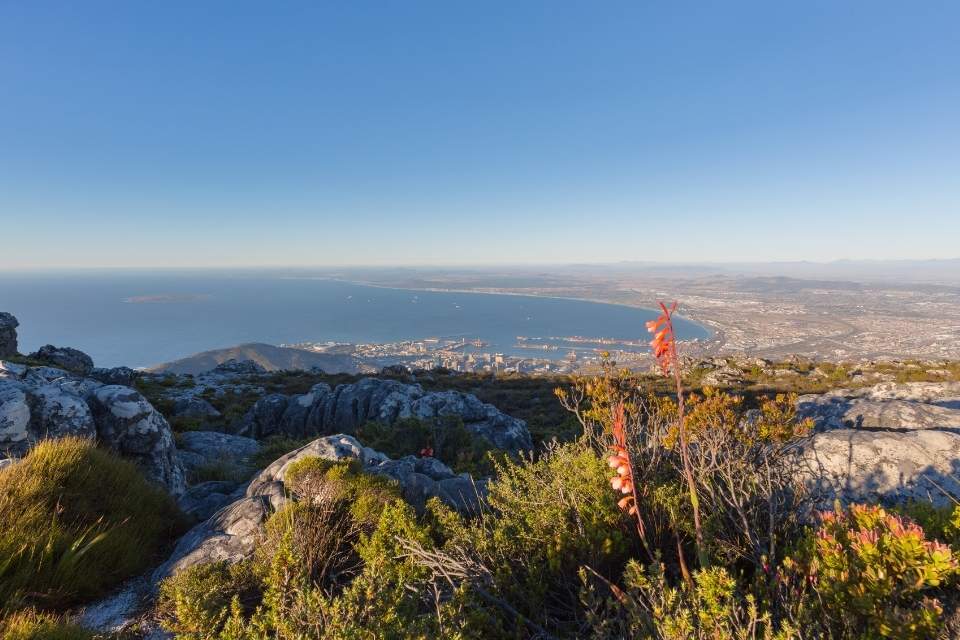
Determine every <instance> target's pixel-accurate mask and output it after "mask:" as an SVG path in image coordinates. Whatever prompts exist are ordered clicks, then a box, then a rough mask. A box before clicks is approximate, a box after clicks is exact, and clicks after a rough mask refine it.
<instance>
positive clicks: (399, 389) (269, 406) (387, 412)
mask: <svg viewBox="0 0 960 640" xmlns="http://www.w3.org/2000/svg"><path fill="white" fill-rule="evenodd" d="M445 417H455V418H459V419H460V420H462V421H463V424H464V426H466V428H467V429H469V430H470V431H471V432H472V433H474V434H475V435H478V436H480V437H482V438H484V439H486V440H487V441H488V442H490V444H492V445H493V446H495V447H497V448H500V449H504V450H507V451H525V450H529V449H531V448H532V441H531V438H530V432H529V430H528V429H527V425H526V423H525V422H524V421H523V420H519V419H517V418H513V417H511V416H508V415H507V414H505V413H503V412H501V411H500V410H498V409H497V408H496V407H494V406H493V405H490V404H487V403H485V402H481V401H480V400H479V399H478V398H477V397H476V396H473V395H470V394H467V393H461V392H459V391H440V392H434V393H424V391H423V389H422V388H421V387H420V386H419V385H413V384H404V383H402V382H398V381H396V380H382V379H378V378H364V379H363V380H359V381H358V382H355V383H352V384H342V385H339V386H337V388H336V389H333V390H331V389H330V387H329V385H326V384H318V385H315V386H314V387H313V388H312V389H311V390H310V392H309V393H306V394H302V395H296V396H290V397H288V396H283V395H280V394H272V395H269V396H266V397H264V398H261V399H260V400H259V401H257V403H256V404H255V405H254V406H253V407H252V408H251V409H250V411H248V412H247V414H246V415H245V416H244V418H243V419H242V420H241V421H240V422H239V424H238V425H237V426H236V427H235V431H236V433H238V434H241V435H245V436H249V437H253V438H262V437H265V436H269V435H274V434H284V435H288V436H291V437H297V438H301V437H307V436H312V435H320V434H324V433H332V432H333V433H348V434H349V433H356V432H357V429H358V428H360V427H361V426H362V425H364V424H366V423H367V422H379V423H381V424H384V425H387V426H390V425H393V424H394V423H396V422H397V421H398V420H401V419H404V418H416V419H419V420H424V421H433V420H436V419H438V418H445Z"/></svg>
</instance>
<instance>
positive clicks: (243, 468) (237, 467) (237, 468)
mask: <svg viewBox="0 0 960 640" xmlns="http://www.w3.org/2000/svg"><path fill="white" fill-rule="evenodd" d="M259 451H260V443H259V442H257V441H256V440H253V439H252V438H244V437H243V436H235V435H231V434H229V433H220V432H218V431H186V432H184V433H181V434H179V436H178V438H177V458H178V459H179V460H180V464H181V465H182V466H183V469H184V471H185V472H186V474H187V477H188V479H190V478H191V477H193V478H196V477H197V476H198V475H201V473H202V471H203V470H204V469H208V468H210V467H214V466H215V467H217V469H218V470H219V472H220V475H221V476H222V477H226V478H231V479H233V480H234V487H235V486H236V485H237V483H238V482H240V481H242V480H247V479H249V478H250V476H251V475H252V474H253V471H254V469H253V466H252V464H251V458H252V457H253V456H254V455H256V454H257V452H259ZM227 493H229V491H228V492H227Z"/></svg>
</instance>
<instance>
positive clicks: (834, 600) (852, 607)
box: [796, 505, 958, 639]
mask: <svg viewBox="0 0 960 640" xmlns="http://www.w3.org/2000/svg"><path fill="white" fill-rule="evenodd" d="M796 568H799V570H800V571H801V573H802V574H803V575H805V576H806V577H807V578H808V580H809V581H810V582H811V583H812V584H813V586H814V589H815V591H816V593H817V594H818V596H819V598H818V601H820V602H822V605H823V608H824V613H825V619H827V620H829V621H830V623H829V624H830V626H832V627H833V628H834V630H835V633H836V634H837V635H839V636H841V637H845V638H861V637H862V638H875V637H881V638H902V639H909V638H930V637H933V636H934V635H935V634H936V631H937V630H938V629H939V627H940V623H941V614H942V607H941V605H940V603H939V602H938V600H937V599H936V598H935V597H933V596H934V595H935V589H936V588H937V587H940V586H942V585H943V584H944V583H945V582H946V581H947V580H949V579H951V578H952V577H954V576H956V574H957V570H958V565H957V561H956V560H955V559H954V558H953V555H952V552H951V550H950V547H948V546H946V545H944V544H941V543H939V542H933V541H930V540H927V538H926V536H925V534H924V531H923V529H922V528H921V527H920V526H918V525H917V524H915V523H913V522H911V521H910V520H907V519H905V518H902V517H900V516H896V515H893V514H890V513H887V511H885V510H884V509H883V508H881V507H876V506H865V505H852V506H851V507H850V508H849V510H847V511H843V510H841V509H839V508H837V509H836V510H835V511H833V512H827V513H824V514H823V515H822V523H821V525H820V527H819V528H818V529H817V530H816V531H815V532H813V533H812V534H811V536H810V538H809V539H808V540H807V542H806V549H805V553H804V554H803V555H802V556H801V561H800V564H799V565H796Z"/></svg>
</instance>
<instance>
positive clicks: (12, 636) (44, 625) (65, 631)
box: [0, 610, 94, 640]
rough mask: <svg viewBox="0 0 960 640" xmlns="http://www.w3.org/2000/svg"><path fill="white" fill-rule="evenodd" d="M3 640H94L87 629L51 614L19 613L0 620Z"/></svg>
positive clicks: (26, 611)
mask: <svg viewBox="0 0 960 640" xmlns="http://www.w3.org/2000/svg"><path fill="white" fill-rule="evenodd" d="M0 637H2V638H3V640H93V638H94V635H93V633H91V632H90V631H88V630H87V629H84V628H83V627H80V626H78V625H75V624H73V623H71V622H69V621H68V620H64V619H63V618H61V617H59V616H55V615H51V614H46V613H39V612H37V611H33V610H25V611H18V612H16V613H12V614H10V615H9V616H7V617H6V618H4V619H2V620H0Z"/></svg>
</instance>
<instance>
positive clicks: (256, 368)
mask: <svg viewBox="0 0 960 640" xmlns="http://www.w3.org/2000/svg"><path fill="white" fill-rule="evenodd" d="M210 372H211V373H234V374H238V375H258V374H261V373H266V372H267V370H266V369H264V368H263V367H261V366H260V365H259V364H257V363H256V362H254V361H253V360H237V359H236V358H230V359H229V360H227V361H225V362H221V363H220V364H218V365H217V366H215V367H214V368H213V369H211V370H210Z"/></svg>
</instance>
